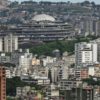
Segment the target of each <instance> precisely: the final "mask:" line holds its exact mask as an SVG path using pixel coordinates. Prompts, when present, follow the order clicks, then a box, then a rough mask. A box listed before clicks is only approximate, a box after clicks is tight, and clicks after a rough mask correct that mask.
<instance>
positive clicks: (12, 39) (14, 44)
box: [4, 34, 18, 52]
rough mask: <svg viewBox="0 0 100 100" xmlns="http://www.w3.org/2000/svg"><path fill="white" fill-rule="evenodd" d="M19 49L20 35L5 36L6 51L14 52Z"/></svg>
mask: <svg viewBox="0 0 100 100" xmlns="http://www.w3.org/2000/svg"><path fill="white" fill-rule="evenodd" d="M15 50H18V37H17V36H14V35H12V34H9V35H7V36H5V37H4V51H5V52H13V51H15Z"/></svg>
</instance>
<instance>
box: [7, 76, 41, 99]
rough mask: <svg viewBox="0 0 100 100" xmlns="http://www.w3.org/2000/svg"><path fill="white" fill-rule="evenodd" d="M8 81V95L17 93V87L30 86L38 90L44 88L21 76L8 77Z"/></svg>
mask: <svg viewBox="0 0 100 100" xmlns="http://www.w3.org/2000/svg"><path fill="white" fill-rule="evenodd" d="M6 81H7V82H6V86H7V87H6V93H7V96H15V95H16V87H24V86H30V87H32V88H35V89H36V90H41V89H42V87H41V86H38V85H36V83H26V82H23V81H22V80H21V79H20V78H19V77H14V78H12V79H7V80H6ZM8 100H9V99H8Z"/></svg>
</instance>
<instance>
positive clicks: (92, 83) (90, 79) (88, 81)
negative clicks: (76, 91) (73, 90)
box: [83, 78, 100, 86]
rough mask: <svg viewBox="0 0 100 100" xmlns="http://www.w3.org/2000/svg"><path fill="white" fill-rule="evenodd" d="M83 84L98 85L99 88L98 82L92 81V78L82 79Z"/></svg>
mask: <svg viewBox="0 0 100 100" xmlns="http://www.w3.org/2000/svg"><path fill="white" fill-rule="evenodd" d="M83 82H86V83H88V85H92V86H94V85H98V86H100V80H94V79H93V78H88V79H84V80H83Z"/></svg>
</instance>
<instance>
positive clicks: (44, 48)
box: [30, 36, 96, 56]
mask: <svg viewBox="0 0 100 100" xmlns="http://www.w3.org/2000/svg"><path fill="white" fill-rule="evenodd" d="M93 39H96V37H94V36H88V37H85V38H84V37H77V38H76V39H75V40H63V41H58V40H57V41H54V42H50V43H45V44H43V45H40V46H36V47H33V48H31V49H30V52H32V53H33V54H38V55H50V56H52V51H53V50H55V49H59V50H60V51H61V54H62V53H63V52H65V51H67V52H69V53H74V45H75V43H78V42H89V41H90V40H93Z"/></svg>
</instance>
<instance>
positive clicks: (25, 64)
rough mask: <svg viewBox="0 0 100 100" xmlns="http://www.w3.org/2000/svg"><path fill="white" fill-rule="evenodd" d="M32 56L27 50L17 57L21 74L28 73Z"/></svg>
mask: <svg viewBox="0 0 100 100" xmlns="http://www.w3.org/2000/svg"><path fill="white" fill-rule="evenodd" d="M32 58H33V55H32V53H29V52H26V53H25V54H24V55H21V56H20V57H19V68H20V69H21V72H22V74H26V73H28V70H29V68H30V67H31V65H32Z"/></svg>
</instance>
